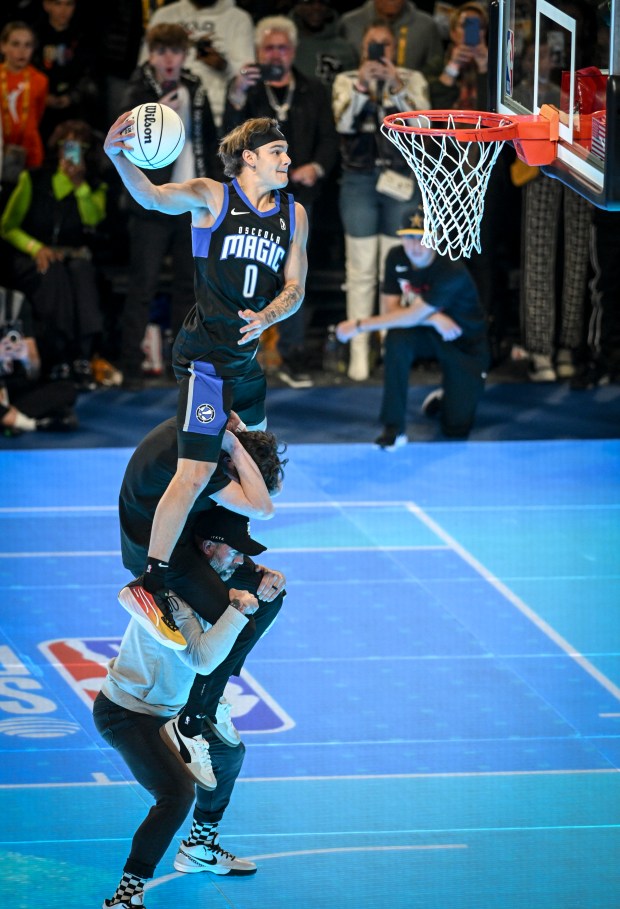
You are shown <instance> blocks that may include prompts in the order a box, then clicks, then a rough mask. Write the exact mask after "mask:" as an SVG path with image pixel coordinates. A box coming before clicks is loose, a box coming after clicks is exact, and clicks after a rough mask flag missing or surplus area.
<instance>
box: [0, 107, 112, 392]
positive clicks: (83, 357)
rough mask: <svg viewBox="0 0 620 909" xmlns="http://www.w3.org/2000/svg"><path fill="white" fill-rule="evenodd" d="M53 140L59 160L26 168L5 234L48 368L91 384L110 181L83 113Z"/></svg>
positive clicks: (1, 224)
mask: <svg viewBox="0 0 620 909" xmlns="http://www.w3.org/2000/svg"><path fill="white" fill-rule="evenodd" d="M48 145H49V148H50V152H51V155H53V165H52V166H49V167H47V166H46V167H42V168H39V169H36V170H33V171H29V170H25V171H23V172H22V173H21V174H20V177H19V180H18V183H17V186H16V187H15V189H14V190H13V192H12V194H11V196H10V197H9V199H8V201H7V204H6V208H5V210H4V213H3V215H2V220H1V221H0V236H1V237H2V239H3V240H6V241H7V243H9V244H11V246H13V247H14V248H15V251H16V252H15V258H14V260H13V272H14V280H15V283H14V286H15V288H16V289H17V290H20V291H22V292H23V293H24V294H26V296H27V297H28V299H29V300H30V302H31V304H32V308H33V316H34V337H35V339H36V341H37V344H38V347H39V350H40V354H41V360H42V365H43V374H44V375H48V376H49V377H50V378H52V379H66V378H70V377H72V378H73V380H74V382H75V384H76V386H77V387H78V388H79V389H81V390H90V389H93V388H94V387H95V382H94V380H93V375H92V369H91V365H90V357H91V355H92V354H93V352H94V344H95V340H96V339H97V337H98V336H99V335H100V333H101V331H102V328H103V318H102V314H101V308H100V300H99V290H98V282H97V274H96V271H95V266H94V264H93V262H92V254H91V242H92V239H93V237H94V229H95V228H96V227H97V225H99V224H100V223H101V222H102V221H103V219H104V217H105V213H106V191H107V187H106V185H105V183H102V182H101V181H100V179H99V177H98V168H97V165H96V159H95V158H94V155H95V148H94V139H93V132H92V130H91V128H90V126H89V125H88V124H87V123H85V122H84V121H83V120H67V121H66V122H65V123H63V124H61V125H60V126H59V127H57V129H56V130H55V131H54V133H53V135H52V136H51V138H50V140H49V143H48ZM50 164H52V158H51V156H50Z"/></svg>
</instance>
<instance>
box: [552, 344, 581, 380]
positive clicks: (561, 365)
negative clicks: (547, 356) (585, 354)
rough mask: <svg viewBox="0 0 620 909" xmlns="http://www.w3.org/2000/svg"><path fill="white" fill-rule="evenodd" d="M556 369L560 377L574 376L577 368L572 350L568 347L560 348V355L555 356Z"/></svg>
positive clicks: (569, 377) (570, 377)
mask: <svg viewBox="0 0 620 909" xmlns="http://www.w3.org/2000/svg"><path fill="white" fill-rule="evenodd" d="M555 371H556V373H557V374H558V379H572V378H573V376H574V375H575V373H576V372H577V370H576V369H575V363H574V361H573V352H572V350H568V349H567V348H561V349H560V350H558V355H557V357H556V358H555Z"/></svg>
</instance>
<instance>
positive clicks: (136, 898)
mask: <svg viewBox="0 0 620 909" xmlns="http://www.w3.org/2000/svg"><path fill="white" fill-rule="evenodd" d="M114 906H116V907H117V909H128V907H131V906H140V909H146V906H145V905H144V894H143V893H134V895H133V896H132V897H131V899H130V900H129V902H128V903H126V902H123V900H114V902H111V901H110V900H104V901H103V907H102V909H112V907H114Z"/></svg>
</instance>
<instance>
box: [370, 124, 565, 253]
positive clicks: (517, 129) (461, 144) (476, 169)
mask: <svg viewBox="0 0 620 909" xmlns="http://www.w3.org/2000/svg"><path fill="white" fill-rule="evenodd" d="M550 110H551V111H552V112H554V113H551V114H543V111H544V108H543V109H542V110H541V115H540V116H530V115H528V116H505V115H503V114H494V113H488V112H485V111H457V110H454V111H449V110H425V111H410V112H408V113H402V114H391V115H390V116H388V117H386V118H385V119H384V121H383V124H382V126H381V132H382V133H383V135H384V136H386V138H387V139H389V140H390V142H392V144H393V145H395V146H396V148H398V149H399V151H400V152H401V154H402V155H403V157H404V158H405V160H406V161H407V163H408V164H409V166H410V167H411V169H412V171H413V172H414V174H415V177H416V180H417V184H418V187H419V189H420V194H421V196H422V204H423V206H424V235H423V237H422V244H423V245H424V246H428V247H429V248H431V249H435V250H437V252H438V253H439V254H440V255H447V256H449V257H450V258H451V259H459V258H461V257H462V256H465V257H468V258H469V257H470V256H471V254H472V252H473V251H474V250H476V251H477V252H480V251H481V247H480V222H481V220H482V215H483V213H484V197H485V193H486V189H487V186H488V183H489V177H490V175H491V170H492V168H493V165H494V164H495V162H496V160H497V157H498V155H499V153H500V151H501V150H502V147H503V145H504V142H507V141H514V144H515V149H516V150H517V154H518V155H519V157H521V158H522V159H523V160H525V161H526V163H528V164H549V163H551V161H553V159H554V157H555V147H556V143H557V122H558V121H557V112H555V109H554V108H551V109H550Z"/></svg>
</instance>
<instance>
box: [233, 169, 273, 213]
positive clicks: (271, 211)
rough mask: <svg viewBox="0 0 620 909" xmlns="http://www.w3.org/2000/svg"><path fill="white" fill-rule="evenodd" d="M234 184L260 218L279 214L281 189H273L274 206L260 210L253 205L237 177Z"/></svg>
mask: <svg viewBox="0 0 620 909" xmlns="http://www.w3.org/2000/svg"><path fill="white" fill-rule="evenodd" d="M232 184H233V186H234V187H235V189H236V191H237V193H238V194H239V196H240V197H241V198H242V199H243V201H244V202H245V204H246V205H249V206H250V208H251V209H252V211H253V212H254V214H255V215H258V217H259V218H269V217H270V216H271V215H277V213H278V212H279V211H280V191H279V190H277V189H274V191H273V200H274V206H273V208H270V209H269V211H259V210H258V209H257V208H254V206H253V205H252V203H251V202H250V200H249V199H248V197H247V196H246V194H245V193H244V192H243V190H242V189H241V187H240V186H239V184H238V183H237V178H236V177H235V178H234V180H233V181H232Z"/></svg>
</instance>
